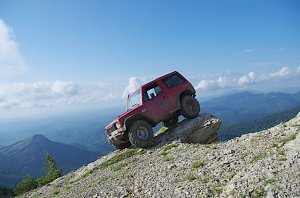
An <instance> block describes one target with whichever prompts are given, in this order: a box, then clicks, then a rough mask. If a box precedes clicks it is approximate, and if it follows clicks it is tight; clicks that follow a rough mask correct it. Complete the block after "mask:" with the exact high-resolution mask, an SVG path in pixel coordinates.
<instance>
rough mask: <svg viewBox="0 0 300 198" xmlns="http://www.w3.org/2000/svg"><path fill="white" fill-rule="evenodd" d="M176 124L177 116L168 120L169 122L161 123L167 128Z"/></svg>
mask: <svg viewBox="0 0 300 198" xmlns="http://www.w3.org/2000/svg"><path fill="white" fill-rule="evenodd" d="M177 122H178V116H174V117H172V118H170V119H169V120H166V121H163V125H164V126H165V127H167V128H170V127H172V126H175V125H176V124H177Z"/></svg>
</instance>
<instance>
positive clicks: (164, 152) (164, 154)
mask: <svg viewBox="0 0 300 198" xmlns="http://www.w3.org/2000/svg"><path fill="white" fill-rule="evenodd" d="M158 154H159V155H161V156H166V155H167V154H168V153H167V152H166V151H161V152H159V153H158Z"/></svg>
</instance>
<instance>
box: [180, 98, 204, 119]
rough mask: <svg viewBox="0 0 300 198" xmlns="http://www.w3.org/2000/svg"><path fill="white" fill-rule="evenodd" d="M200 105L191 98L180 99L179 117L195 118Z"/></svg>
mask: <svg viewBox="0 0 300 198" xmlns="http://www.w3.org/2000/svg"><path fill="white" fill-rule="evenodd" d="M199 112H200V104H199V102H198V100H197V99H196V98H194V97H193V96H184V97H183V98H182V99H181V115H183V117H185V118H187V119H192V118H195V117H197V116H198V115H199Z"/></svg>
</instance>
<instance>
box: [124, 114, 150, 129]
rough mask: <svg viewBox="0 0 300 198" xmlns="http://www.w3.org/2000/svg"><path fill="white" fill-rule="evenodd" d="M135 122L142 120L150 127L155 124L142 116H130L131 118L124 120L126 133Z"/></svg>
mask: <svg viewBox="0 0 300 198" xmlns="http://www.w3.org/2000/svg"><path fill="white" fill-rule="evenodd" d="M137 120H144V121H146V122H148V123H149V124H150V125H151V126H152V127H153V126H154V125H155V123H154V122H153V121H152V120H151V119H150V118H148V117H146V116H143V115H140V114H137V115H132V116H130V117H128V118H126V120H125V127H126V131H128V129H129V127H130V125H131V124H132V123H134V122H135V121H137Z"/></svg>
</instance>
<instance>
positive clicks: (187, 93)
mask: <svg viewBox="0 0 300 198" xmlns="http://www.w3.org/2000/svg"><path fill="white" fill-rule="evenodd" d="M195 96H196V91H195V89H194V87H193V86H192V84H191V83H190V82H189V81H187V80H186V79H185V78H184V77H183V76H182V75H181V74H179V73H178V72H177V71H174V72H171V73H169V74H166V75H164V76H161V77H159V78H157V79H155V80H153V81H151V82H149V83H147V84H145V85H143V86H141V87H140V88H139V89H138V90H136V91H135V92H134V93H132V94H130V95H128V99H127V111H126V112H125V113H123V114H121V115H119V116H118V118H117V119H115V120H114V121H112V122H111V123H110V124H108V125H107V126H106V127H105V131H106V135H107V138H108V141H109V142H110V143H111V144H113V145H114V146H115V147H116V148H117V149H123V148H127V147H129V146H131V145H133V146H135V147H147V146H148V145H149V144H150V143H151V142H152V141H153V138H154V134H153V130H152V127H155V126H156V124H158V123H160V122H163V124H164V125H165V126H166V127H170V126H173V125H175V124H176V123H177V122H178V116H180V115H182V116H184V117H185V118H187V119H192V118H195V117H197V116H198V114H199V112H200V105H199V102H198V101H197V99H196V98H195Z"/></svg>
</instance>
